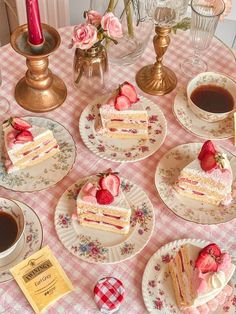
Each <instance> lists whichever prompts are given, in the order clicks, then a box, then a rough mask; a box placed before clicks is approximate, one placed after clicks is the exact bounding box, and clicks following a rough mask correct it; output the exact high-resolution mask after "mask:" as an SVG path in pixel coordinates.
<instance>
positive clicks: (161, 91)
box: [136, 26, 177, 95]
mask: <svg viewBox="0 0 236 314" xmlns="http://www.w3.org/2000/svg"><path fill="white" fill-rule="evenodd" d="M155 31H156V35H155V36H154V38H153V45H154V49H155V52H156V55H157V57H156V63H155V64H151V65H147V66H145V67H143V68H142V69H140V70H139V71H138V73H137V74H136V82H137V85H138V86H139V88H140V89H141V90H143V91H144V92H145V93H147V94H151V95H165V94H167V93H169V92H171V91H172V90H173V89H174V88H175V87H176V84H177V78H176V75H175V73H174V72H173V71H172V70H170V69H169V68H168V67H166V66H164V65H163V64H162V59H163V56H164V54H165V52H166V50H167V48H168V46H169V43H170V37H169V33H170V32H171V28H170V27H159V26H156V27H155Z"/></svg>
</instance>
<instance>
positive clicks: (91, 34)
mask: <svg viewBox="0 0 236 314" xmlns="http://www.w3.org/2000/svg"><path fill="white" fill-rule="evenodd" d="M97 41H98V38H97V29H96V27H95V26H93V25H91V24H80V25H78V26H75V28H74V32H73V38H72V46H73V45H74V44H75V45H76V47H77V48H80V49H89V48H91V47H92V46H93V45H94V44H95V43H96V42H97Z"/></svg>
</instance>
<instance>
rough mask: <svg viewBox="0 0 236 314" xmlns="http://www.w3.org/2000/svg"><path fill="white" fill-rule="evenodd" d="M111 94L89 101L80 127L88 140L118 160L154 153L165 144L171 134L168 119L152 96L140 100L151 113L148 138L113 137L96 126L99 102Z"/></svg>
mask: <svg viewBox="0 0 236 314" xmlns="http://www.w3.org/2000/svg"><path fill="white" fill-rule="evenodd" d="M107 98H108V96H107V95H106V96H103V97H102V98H99V99H96V100H95V101H94V102H93V103H91V104H89V105H87V107H85V109H84V111H83V112H82V114H81V116H80V121H79V129H80V135H81V138H82V140H83V142H84V144H85V145H86V146H87V147H88V148H89V149H90V150H91V151H92V152H93V153H94V154H96V155H97V156H99V157H101V158H103V159H107V160H112V161H116V162H135V161H138V160H142V159H145V158H147V157H149V156H151V155H152V154H154V153H155V152H156V151H157V150H158V149H159V148H160V147H161V145H162V144H163V142H164V140H165V138H166V134H167V122H166V119H165V116H164V114H163V112H162V111H161V109H160V108H159V107H158V106H157V105H156V104H154V103H153V102H151V101H150V100H149V99H147V98H144V97H142V96H140V102H141V103H142V104H143V107H144V108H145V109H146V111H147V114H148V120H149V121H148V136H149V138H148V139H147V140H138V139H126V140H122V139H112V138H108V137H105V136H103V135H101V134H98V132H97V131H96V130H95V123H96V121H97V120H98V119H99V110H98V108H99V106H100V105H99V104H102V103H104V102H105V101H106V100H107Z"/></svg>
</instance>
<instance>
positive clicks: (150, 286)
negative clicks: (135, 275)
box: [142, 239, 236, 314]
mask: <svg viewBox="0 0 236 314" xmlns="http://www.w3.org/2000/svg"><path fill="white" fill-rule="evenodd" d="M186 243H189V244H193V245H196V246H199V247H200V248H203V247H204V246H206V245H207V244H208V242H206V241H203V240H195V239H183V240H178V241H174V242H170V243H168V244H166V245H164V246H163V247H161V248H160V249H159V250H158V251H157V252H156V253H155V254H154V255H153V256H152V257H151V258H150V260H149V261H148V263H147V266H146V268H145V271H144V274H143V280H142V293H143V299H144V303H145V305H146V308H147V310H148V311H149V313H153V314H154V313H158V314H181V313H180V311H179V309H178V307H177V304H176V301H175V295H174V290H173V287H172V280H171V277H170V274H169V271H168V266H167V264H168V263H169V261H170V260H171V258H172V256H173V254H175V253H176V252H177V251H178V249H179V247H180V246H181V245H183V244H186ZM230 284H231V286H232V287H234V288H235V289H234V292H233V294H232V296H231V297H230V300H228V301H227V302H226V303H225V304H223V305H222V306H221V307H220V308H218V310H217V311H216V312H214V314H223V313H228V314H233V313H235V312H236V272H235V273H234V276H233V277H232V279H231V281H230Z"/></svg>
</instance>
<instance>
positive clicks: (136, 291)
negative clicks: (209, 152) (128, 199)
mask: <svg viewBox="0 0 236 314" xmlns="http://www.w3.org/2000/svg"><path fill="white" fill-rule="evenodd" d="M60 34H61V37H62V44H61V46H60V47H59V49H58V50H57V51H56V52H55V53H54V54H53V56H52V57H51V59H50V68H51V69H52V70H53V72H54V73H55V74H57V75H59V76H60V77H61V78H62V79H63V80H64V81H65V83H66V85H67V88H68V96H67V99H66V101H65V103H64V104H63V105H62V106H61V107H59V108H57V109H56V110H54V111H52V112H49V113H45V114H35V115H40V116H45V117H49V118H52V119H54V120H56V121H58V122H61V123H62V124H64V125H65V126H66V127H67V129H69V130H70V132H71V134H72V136H73V138H74V140H75V142H76V146H77V159H76V162H75V165H74V167H73V170H72V171H71V172H70V173H69V175H68V176H67V177H65V178H64V179H63V180H62V181H61V182H60V183H58V184H57V185H56V186H54V187H52V188H49V189H48V190H44V191H41V192H35V193H19V192H13V191H8V190H6V189H4V188H0V196H1V197H8V198H14V199H17V200H19V201H22V202H24V203H26V204H28V205H29V206H31V207H32V208H33V209H34V210H35V211H36V212H37V214H38V215H39V217H40V219H41V222H42V225H43V230H44V245H46V244H48V245H49V246H50V248H51V249H52V251H53V252H54V254H55V256H56V257H57V258H58V260H59V262H60V264H61V265H62V267H63V268H64V270H65V271H66V273H67V274H68V276H69V278H70V279H71V281H72V283H73V285H74V288H75V290H74V291H73V292H72V293H70V294H68V295H67V296H65V297H64V298H62V299H61V300H59V301H58V302H56V303H55V304H54V305H53V306H51V307H50V308H49V309H48V310H47V311H46V313H64V312H66V313H68V314H69V313H84V314H93V313H94V314H95V313H99V311H98V309H97V307H96V305H95V303H94V301H93V287H94V284H95V282H96V281H97V280H98V279H99V278H101V277H104V276H115V277H118V278H120V279H121V280H122V282H123V283H124V286H125V288H126V298H125V301H124V303H123V305H122V307H121V309H120V313H125V314H136V313H137V314H141V313H147V311H146V309H145V305H144V302H143V299H142V290H141V283H142V275H143V271H144V269H145V266H146V264H147V262H148V260H149V259H150V257H151V256H152V255H153V254H154V253H155V252H156V251H157V249H158V248H160V247H161V246H162V245H164V244H166V243H168V242H170V241H174V240H177V239H181V238H197V239H206V240H209V241H216V240H217V243H218V244H219V245H221V246H223V247H224V248H225V249H227V250H230V251H231V252H232V254H234V255H236V242H235V237H236V219H234V220H233V221H231V222H228V223H225V224H222V225H212V226H206V225H198V224H194V223H191V222H188V221H185V220H183V219H181V218H179V217H177V216H176V215H175V214H174V213H172V212H171V211H170V210H169V209H168V208H167V207H166V206H165V205H164V204H163V203H162V201H161V200H160V198H159V196H158V193H157V191H156V188H155V184H154V175H155V170H156V166H157V163H158V161H159V160H160V158H161V157H162V156H163V154H165V153H166V152H167V151H168V150H169V149H171V148H173V147H175V146H176V145H179V144H184V143H191V142H203V140H202V139H199V138H198V137H196V136H194V135H192V134H190V133H188V132H186V131H185V130H184V129H183V128H182V127H181V126H180V125H179V123H178V122H177V121H176V120H175V118H174V116H173V113H172V106H173V101H174V97H175V95H176V92H177V90H178V88H180V87H183V86H184V85H186V83H187V78H185V77H184V76H183V74H181V72H180V66H179V65H180V62H181V60H183V58H185V57H188V56H190V55H191V54H192V53H193V50H192V48H191V44H190V40H189V37H188V34H187V33H184V32H181V33H179V35H174V36H173V37H172V42H171V44H170V47H169V49H168V51H167V53H166V56H165V64H166V65H169V66H170V67H171V68H172V69H173V70H174V71H175V73H176V74H177V77H178V86H177V88H176V89H175V90H174V91H173V92H172V93H170V94H168V95H166V96H161V97H156V96H149V95H146V94H144V93H142V92H141V91H139V93H140V94H141V95H144V96H145V97H147V98H149V99H150V100H152V101H153V102H154V103H156V104H157V105H159V107H160V108H161V110H162V111H163V113H164V114H165V117H166V119H167V125H168V133H167V137H166V140H165V142H164V144H163V145H162V146H161V148H160V149H159V150H158V151H157V152H156V153H155V154H154V155H152V156H151V157H149V158H147V159H145V160H142V161H139V162H135V163H115V162H111V161H104V160H102V159H100V158H98V157H97V156H96V155H94V154H93V153H92V152H90V151H89V150H88V149H87V147H85V145H84V144H83V142H82V140H81V138H80V134H79V128H78V123H79V117H80V114H81V112H82V110H83V108H85V106H86V105H87V104H88V103H89V102H90V101H91V100H92V99H94V97H95V96H99V95H91V96H89V95H85V94H82V93H80V91H79V90H76V89H75V88H74V87H73V85H72V64H73V54H74V50H73V49H72V50H70V49H68V44H69V42H70V36H71V27H66V28H63V29H61V30H60ZM204 54H205V55H204V59H205V60H206V61H207V63H208V70H210V71H211V70H212V71H218V72H222V73H225V74H228V75H230V76H231V77H233V78H234V79H236V64H235V60H234V57H233V55H232V54H231V53H230V50H229V49H228V48H227V47H226V46H224V45H223V44H222V43H220V42H219V41H217V40H214V41H213V43H212V45H211V47H210V49H208V51H206V52H204ZM0 60H1V65H0V66H1V69H2V75H3V86H2V87H1V89H0V95H2V96H5V97H7V98H8V99H9V100H10V103H11V114H12V115H21V116H24V115H30V113H29V112H28V111H25V110H23V109H22V108H21V107H19V106H18V105H17V103H16V101H15V99H14V96H13V95H14V86H15V84H16V83H17V82H18V80H19V79H20V78H21V77H22V76H23V75H24V73H25V71H26V66H25V59H24V58H23V57H22V56H20V55H18V54H16V53H15V52H14V51H13V49H12V48H11V47H10V45H7V46H4V47H2V48H1V49H0ZM154 60H155V55H154V51H153V47H152V42H151V40H150V43H149V45H148V47H147V49H146V51H145V53H144V54H143V56H142V57H141V58H140V59H139V60H138V62H136V63H135V64H134V65H131V66H126V67H119V66H114V65H111V66H110V73H111V76H110V83H112V85H113V86H114V88H115V87H117V85H118V84H119V83H121V82H123V81H124V80H128V81H130V82H132V83H135V80H134V77H135V74H136V72H137V70H138V69H140V68H141V67H142V66H144V65H146V64H149V63H153V61H154ZM220 143H221V144H222V145H223V146H224V147H226V148H227V149H228V150H230V151H232V152H234V153H235V152H236V149H235V147H234V146H233V139H230V140H225V141H221V142H220ZM108 167H111V168H113V169H115V170H117V171H119V172H120V174H121V175H122V176H125V177H126V178H127V179H129V180H131V181H133V182H134V183H136V184H138V185H139V186H140V187H141V188H143V189H144V191H145V192H146V193H147V195H148V196H149V197H150V199H151V201H152V203H153V206H154V209H155V229H154V232H153V235H152V238H151V240H150V241H149V243H148V244H147V246H146V247H145V248H144V249H143V250H142V252H140V253H139V254H138V255H136V256H135V257H133V258H132V259H130V260H128V261H125V262H121V263H119V264H116V265H92V264H89V263H86V262H84V261H82V260H80V259H78V258H76V257H75V256H73V255H71V254H70V253H69V252H68V251H67V250H66V249H65V248H64V247H63V245H62V244H61V243H60V241H59V239H58V237H57V234H56V231H55V228H54V223H53V221H54V211H55V207H56V204H57V201H58V198H59V197H60V196H61V195H62V193H63V192H64V191H65V190H66V188H67V187H68V186H70V185H71V184H72V183H74V182H75V181H76V180H78V179H79V178H82V177H84V176H87V175H90V174H94V173H97V172H100V171H101V169H102V170H104V169H107V168H108ZM20 311H21V312H22V313H24V314H26V313H33V311H32V309H31V307H30V305H29V304H28V302H27V300H26V299H25V297H24V296H23V294H22V292H21V290H20V288H19V287H18V286H17V284H16V283H15V281H11V282H8V283H5V284H2V285H0V313H10V314H13V313H19V312H20Z"/></svg>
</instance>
